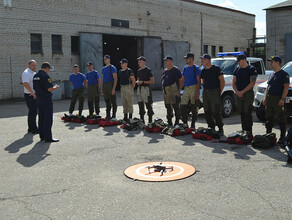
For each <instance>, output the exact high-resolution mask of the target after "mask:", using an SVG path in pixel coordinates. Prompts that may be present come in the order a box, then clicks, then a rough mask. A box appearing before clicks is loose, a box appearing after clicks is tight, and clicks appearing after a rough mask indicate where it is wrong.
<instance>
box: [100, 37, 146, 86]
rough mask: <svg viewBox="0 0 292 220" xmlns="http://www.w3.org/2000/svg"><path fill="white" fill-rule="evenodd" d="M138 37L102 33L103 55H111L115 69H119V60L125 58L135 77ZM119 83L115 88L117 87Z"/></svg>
mask: <svg viewBox="0 0 292 220" xmlns="http://www.w3.org/2000/svg"><path fill="white" fill-rule="evenodd" d="M139 40H140V39H139V38H138V37H132V36H120V35H109V34H104V35H103V55H106V54H108V55H110V56H111V64H112V65H114V66H115V67H116V68H117V70H119V69H121V66H120V61H121V59H122V58H126V59H127V60H128V61H129V64H128V67H129V68H131V69H132V70H133V72H134V73H135V77H136V75H137V70H138V63H137V57H138V42H139ZM119 87H120V86H119V84H118V86H117V88H118V89H119Z"/></svg>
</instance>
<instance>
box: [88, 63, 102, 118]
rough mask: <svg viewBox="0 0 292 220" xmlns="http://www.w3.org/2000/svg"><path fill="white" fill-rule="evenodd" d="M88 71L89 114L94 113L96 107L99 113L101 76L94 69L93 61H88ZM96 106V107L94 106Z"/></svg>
mask: <svg viewBox="0 0 292 220" xmlns="http://www.w3.org/2000/svg"><path fill="white" fill-rule="evenodd" d="M87 68H88V72H87V73H86V79H87V84H88V87H87V89H88V93H87V98H88V109H89V115H93V113H94V107H95V112H96V114H97V115H99V88H100V76H99V73H98V72H97V71H96V70H94V69H93V63H92V62H88V63H87ZM93 106H94V107H93Z"/></svg>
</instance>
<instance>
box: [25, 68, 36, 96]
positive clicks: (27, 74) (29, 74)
mask: <svg viewBox="0 0 292 220" xmlns="http://www.w3.org/2000/svg"><path fill="white" fill-rule="evenodd" d="M34 75H35V72H33V71H32V70H31V69H30V68H27V69H26V70H24V72H23V73H22V83H25V82H26V83H28V84H29V86H30V88H31V90H32V91H33V92H34V90H33V76H34ZM23 89H24V93H26V94H30V92H29V91H28V90H27V89H26V88H25V87H23Z"/></svg>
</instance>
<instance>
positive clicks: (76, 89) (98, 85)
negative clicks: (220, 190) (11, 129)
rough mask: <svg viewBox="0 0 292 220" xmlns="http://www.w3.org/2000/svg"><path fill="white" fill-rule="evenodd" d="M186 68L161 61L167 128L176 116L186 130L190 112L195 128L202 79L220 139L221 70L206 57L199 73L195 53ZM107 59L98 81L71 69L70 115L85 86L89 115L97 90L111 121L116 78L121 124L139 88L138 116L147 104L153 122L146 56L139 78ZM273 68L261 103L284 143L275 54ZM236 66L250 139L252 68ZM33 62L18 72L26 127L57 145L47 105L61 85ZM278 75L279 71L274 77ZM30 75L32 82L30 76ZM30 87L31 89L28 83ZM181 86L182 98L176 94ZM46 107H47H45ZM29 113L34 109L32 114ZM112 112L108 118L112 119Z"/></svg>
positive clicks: (93, 74) (283, 91) (285, 80)
mask: <svg viewBox="0 0 292 220" xmlns="http://www.w3.org/2000/svg"><path fill="white" fill-rule="evenodd" d="M184 58H185V61H186V64H187V65H186V66H185V67H184V68H183V70H182V72H181V71H180V70H179V69H178V68H177V67H176V66H174V63H173V58H172V57H171V56H167V57H165V58H164V62H165V65H166V68H165V70H164V71H163V73H162V77H161V83H162V87H163V96H164V103H165V107H166V110H167V115H166V117H167V121H168V124H170V125H172V124H173V122H172V118H173V117H174V115H175V123H174V124H178V123H179V120H180V119H181V120H182V122H183V125H184V126H185V127H188V112H189V109H190V110H191V112H192V120H191V127H192V128H195V123H196V120H197V115H198V110H199V94H200V87H201V81H202V82H203V87H204V90H203V100H204V101H203V107H204V113H205V118H206V121H207V124H208V127H209V128H211V129H214V130H215V126H218V128H219V133H220V135H223V133H224V132H223V125H224V124H223V120H222V113H221V109H222V108H221V93H222V91H223V88H224V86H225V80H224V77H223V72H222V70H221V69H220V68H219V67H218V66H215V65H212V63H211V57H210V56H209V55H208V54H205V55H203V56H201V57H200V58H201V61H202V65H203V67H204V68H203V69H202V70H201V68H200V67H199V66H198V65H195V64H194V54H193V53H191V52H189V53H187V54H186V56H184ZM110 60H111V57H110V56H109V55H105V56H104V63H105V66H104V67H103V69H102V72H101V73H102V74H101V77H100V75H99V73H98V71H96V70H94V65H93V63H92V62H88V63H87V67H88V72H87V74H86V76H85V75H84V74H82V73H80V72H79V68H78V65H75V66H74V67H73V73H72V74H71V75H70V83H71V85H72V87H73V90H72V98H71V104H70V108H69V113H70V114H72V113H73V111H74V107H75V104H76V102H77V100H79V115H82V110H83V103H84V87H85V86H87V87H88V107H89V114H90V115H93V114H94V109H95V113H96V114H99V113H100V110H99V90H100V94H101V95H103V96H104V100H105V102H106V117H107V118H111V117H112V118H115V117H116V112H117V102H116V91H115V90H116V86H117V82H118V78H119V80H120V84H121V96H122V102H123V112H124V120H127V119H129V118H132V116H133V99H134V87H135V85H136V84H137V85H138V88H137V99H138V106H139V115H140V118H141V119H142V120H143V121H144V115H145V113H146V112H145V106H146V108H147V114H148V122H152V117H153V115H154V112H153V108H152V103H153V101H152V94H151V90H150V87H149V86H150V85H151V84H153V83H154V77H153V74H152V72H151V69H150V68H149V67H147V66H146V58H145V57H143V56H141V57H139V58H137V60H138V65H139V67H140V69H139V70H138V72H137V80H136V79H135V76H134V73H133V71H132V70H131V69H130V68H128V61H127V60H126V59H122V60H121V61H120V63H121V69H120V70H119V72H118V71H117V69H116V67H115V66H113V65H112V64H111V63H110ZM269 61H271V67H272V68H273V70H274V71H275V72H274V73H273V74H272V75H271V77H270V78H269V80H268V85H269V86H268V89H267V94H266V97H265V99H264V104H266V109H267V123H266V129H267V133H270V132H271V130H272V127H273V125H274V121H275V119H279V125H280V129H281V138H280V139H282V138H283V137H284V136H285V134H286V129H287V121H286V111H285V107H284V99H285V98H286V96H287V93H288V88H289V76H288V74H287V73H286V72H285V71H283V70H281V62H282V60H281V58H280V57H277V56H274V57H271V59H269ZM237 63H238V68H236V70H235V71H234V77H233V82H232V86H233V89H234V91H235V100H236V106H237V109H238V111H239V113H240V116H241V126H242V130H243V131H246V133H247V135H248V136H252V126H253V119H252V104H253V100H254V92H253V87H254V85H255V82H256V78H257V71H256V69H255V68H254V67H253V66H251V65H249V64H248V63H247V60H246V56H245V55H239V56H238V57H237ZM35 70H36V62H35V61H34V60H31V61H30V62H29V68H28V69H26V70H25V71H24V73H23V74H22V78H23V83H24V89H25V90H24V92H25V99H26V103H27V106H28V108H29V115H28V125H29V129H28V131H29V132H32V133H39V134H40V138H41V140H45V141H47V142H55V141H58V140H56V139H53V138H52V134H51V126H52V112H53V110H52V109H53V105H52V101H51V97H52V92H53V91H54V90H56V89H58V88H59V87H58V86H57V85H53V84H52V81H51V78H50V77H49V75H48V73H49V71H50V65H49V63H43V64H42V67H41V70H40V71H39V72H38V73H37V74H34V71H35ZM278 72H279V73H278ZM31 75H33V80H32V81H33V82H31V81H29V77H28V76H31ZM29 84H30V85H29ZM183 88H184V92H183V94H182V96H181V94H180V91H181V90H182V89H183ZM34 100H36V103H37V104H32V103H33V102H34ZM44 103H45V104H44ZM35 107H38V108H39V110H38V111H39V128H37V126H36V123H35V121H36V119H35V116H36V110H35ZM32 109H33V110H32ZM111 111H112V115H111Z"/></svg>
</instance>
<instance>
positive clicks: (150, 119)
mask: <svg viewBox="0 0 292 220" xmlns="http://www.w3.org/2000/svg"><path fill="white" fill-rule="evenodd" d="M148 123H152V115H149V116H148Z"/></svg>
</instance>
